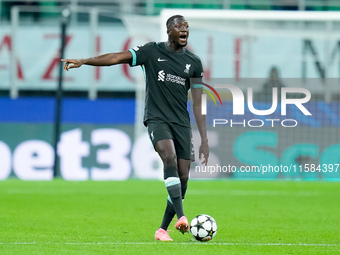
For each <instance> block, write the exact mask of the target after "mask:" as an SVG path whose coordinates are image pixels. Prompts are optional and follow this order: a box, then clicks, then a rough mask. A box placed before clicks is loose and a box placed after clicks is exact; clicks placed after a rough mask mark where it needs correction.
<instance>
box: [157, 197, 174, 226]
mask: <svg viewBox="0 0 340 255" xmlns="http://www.w3.org/2000/svg"><path fill="white" fill-rule="evenodd" d="M175 214H176V212H175V209H174V207H173V205H172V203H171V202H170V201H169V199H167V204H166V208H165V212H164V216H163V220H162V224H161V226H160V227H161V228H162V229H164V230H167V229H168V227H169V225H170V223H171V221H172V218H173V217H174V216H175Z"/></svg>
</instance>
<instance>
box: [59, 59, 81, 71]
mask: <svg viewBox="0 0 340 255" xmlns="http://www.w3.org/2000/svg"><path fill="white" fill-rule="evenodd" d="M61 61H62V62H65V65H64V70H65V71H68V70H69V69H70V68H78V67H81V66H82V65H83V62H82V60H81V59H62V60H61ZM70 64H72V65H70Z"/></svg>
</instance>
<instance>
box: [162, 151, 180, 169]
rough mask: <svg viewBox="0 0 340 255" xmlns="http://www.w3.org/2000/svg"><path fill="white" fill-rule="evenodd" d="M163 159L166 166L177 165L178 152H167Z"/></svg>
mask: <svg viewBox="0 0 340 255" xmlns="http://www.w3.org/2000/svg"><path fill="white" fill-rule="evenodd" d="M162 159H163V164H164V166H177V156H176V154H173V153H170V154H167V155H165V156H164V157H163V158H162Z"/></svg>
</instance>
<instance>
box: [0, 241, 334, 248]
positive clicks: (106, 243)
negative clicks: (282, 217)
mask: <svg viewBox="0 0 340 255" xmlns="http://www.w3.org/2000/svg"><path fill="white" fill-rule="evenodd" d="M160 243H161V242H111V243H110V242H92V243H91V242H88V243H52V242H48V243H36V242H14V243H0V245H158V244H160ZM167 243H168V244H176V245H178V244H180V245H181V244H184V245H222V246H324V247H328V246H340V244H323V243H319V244H318V243H203V242H202V243H201V242H196V241H195V242H190V243H176V242H167Z"/></svg>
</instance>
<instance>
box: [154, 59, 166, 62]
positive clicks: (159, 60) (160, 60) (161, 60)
mask: <svg viewBox="0 0 340 255" xmlns="http://www.w3.org/2000/svg"><path fill="white" fill-rule="evenodd" d="M157 61H158V62H163V61H168V60H167V59H161V58H158V59H157Z"/></svg>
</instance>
